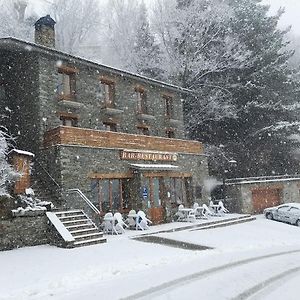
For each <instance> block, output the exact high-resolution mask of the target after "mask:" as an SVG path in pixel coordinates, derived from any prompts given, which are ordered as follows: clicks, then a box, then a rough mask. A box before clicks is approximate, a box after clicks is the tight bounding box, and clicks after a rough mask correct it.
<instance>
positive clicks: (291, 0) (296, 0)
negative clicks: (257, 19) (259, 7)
mask: <svg viewBox="0 0 300 300" xmlns="http://www.w3.org/2000/svg"><path fill="white" fill-rule="evenodd" d="M262 3H264V4H269V5H271V12H272V13H273V12H276V11H277V10H278V8H279V7H285V14H284V15H283V16H282V18H281V22H280V24H281V25H282V26H287V25H292V31H293V32H294V33H296V34H297V35H300V16H299V13H300V0H263V1H262Z"/></svg>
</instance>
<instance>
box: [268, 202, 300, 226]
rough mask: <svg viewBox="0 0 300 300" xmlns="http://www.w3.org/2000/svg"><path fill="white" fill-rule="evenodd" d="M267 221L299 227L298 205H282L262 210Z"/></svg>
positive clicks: (299, 213)
mask: <svg viewBox="0 0 300 300" xmlns="http://www.w3.org/2000/svg"><path fill="white" fill-rule="evenodd" d="M264 215H265V217H266V218H267V219H269V220H277V221H281V222H286V223H290V224H293V225H297V226H300V203H284V204H281V205H279V206H274V207H269V208H266V209H265V210H264Z"/></svg>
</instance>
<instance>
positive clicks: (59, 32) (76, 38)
mask: <svg viewBox="0 0 300 300" xmlns="http://www.w3.org/2000/svg"><path fill="white" fill-rule="evenodd" d="M51 8H52V14H53V17H54V19H55V20H56V36H57V47H58V48H59V49H60V50H63V51H66V52H68V53H70V54H80V49H79V46H80V45H81V44H83V43H84V42H85V41H86V40H87V39H88V38H89V35H90V34H91V33H95V31H96V30H97V27H98V26H99V24H100V21H101V14H100V9H99V5H98V1H97V0H85V1H81V0H53V2H52V5H51Z"/></svg>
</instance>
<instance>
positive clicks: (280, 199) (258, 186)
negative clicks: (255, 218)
mask: <svg viewBox="0 0 300 300" xmlns="http://www.w3.org/2000/svg"><path fill="white" fill-rule="evenodd" d="M226 196H227V206H228V208H229V210H230V211H233V212H237V213H251V214H252V213H262V211H263V209H264V208H266V207H270V206H275V205H279V204H283V203H289V202H297V203H300V177H297V176H295V177H292V176H287V177H285V176H277V177H265V178H263V177H262V178H260V177H257V178H244V179H241V180H228V181H226ZM256 200H257V201H256ZM257 203H259V204H260V206H259V207H257Z"/></svg>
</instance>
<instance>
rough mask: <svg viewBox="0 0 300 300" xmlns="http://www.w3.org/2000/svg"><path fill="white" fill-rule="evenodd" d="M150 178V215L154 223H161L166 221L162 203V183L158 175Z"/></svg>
mask: <svg viewBox="0 0 300 300" xmlns="http://www.w3.org/2000/svg"><path fill="white" fill-rule="evenodd" d="M149 179H150V207H149V210H148V212H149V217H150V219H151V221H152V222H153V224H160V223H163V222H164V217H165V213H164V212H165V210H164V207H163V205H162V199H161V189H162V187H161V183H160V179H159V178H157V177H153V178H149Z"/></svg>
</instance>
